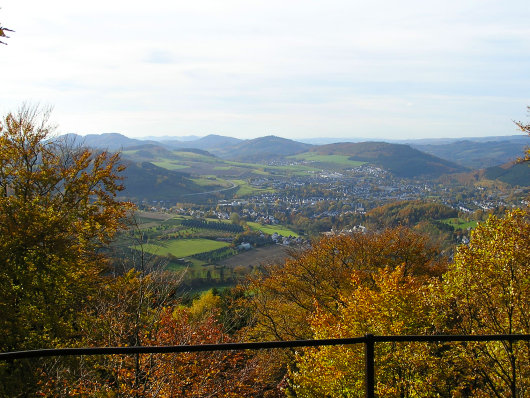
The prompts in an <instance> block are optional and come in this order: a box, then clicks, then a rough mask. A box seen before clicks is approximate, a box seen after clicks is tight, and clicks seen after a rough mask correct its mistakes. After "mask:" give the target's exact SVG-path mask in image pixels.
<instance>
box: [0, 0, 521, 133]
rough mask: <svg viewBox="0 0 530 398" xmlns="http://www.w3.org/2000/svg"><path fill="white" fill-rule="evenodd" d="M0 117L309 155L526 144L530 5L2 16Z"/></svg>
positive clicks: (27, 1) (15, 5) (43, 8)
mask: <svg viewBox="0 0 530 398" xmlns="http://www.w3.org/2000/svg"><path fill="white" fill-rule="evenodd" d="M0 6H1V7H2V9H1V10H0V22H1V23H2V24H3V25H4V26H7V27H10V28H12V29H14V30H16V33H13V34H12V35H11V38H10V39H9V40H8V43H9V45H8V46H2V47H1V48H0V61H1V63H0V71H1V73H0V87H2V95H1V96H0V111H1V112H2V113H5V112H6V111H9V110H12V109H16V108H17V107H18V106H19V105H20V104H21V103H22V102H24V101H31V102H39V103H41V104H45V105H52V106H53V107H54V113H53V117H54V121H56V122H57V123H58V124H59V126H60V131H61V132H75V133H79V134H84V133H103V132H120V133H122V134H125V135H128V136H131V137H139V136H147V135H150V136H156V135H175V136H179V135H190V134H194V135H206V134H212V133H215V134H223V135H230V136H235V137H239V138H254V137H258V136H263V135H269V134H274V135H279V136H282V137H286V138H293V139H301V138H311V137H337V138H340V137H343V138H356V137H364V138H373V139H380V138H389V139H405V138H407V139H408V138H423V137H432V138H434V137H458V136H484V135H508V134H515V133H516V130H515V127H514V125H513V123H512V120H513V119H515V120H525V121H526V120H528V116H527V112H526V106H527V105H530V25H529V24H528V20H530V6H529V5H528V1H527V0H526V1H523V0H521V1H511V0H505V1H503V2H501V1H487V0H483V1H470V0H458V1H456V0H445V1H443V2H441V1H437V2H433V1H425V0H423V1H413V0H403V1H400V2H394V1H381V0H379V1H374V0H372V1H356V0H349V1H343V0H328V1H325V2H324V1H313V0H305V1H298V0H292V1H286V0H284V1H277V0H267V1H251V0H246V1H239V0H223V1H219V0H215V1H205V0H194V1H193V2H191V1H179V0H176V1H162V0H151V1H141V2H140V1H134V0H129V1H122V0H106V1H101V0H92V1H90V2H73V1H64V0H47V1H37V0H2V1H1V4H0Z"/></svg>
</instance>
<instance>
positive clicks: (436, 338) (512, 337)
mask: <svg viewBox="0 0 530 398" xmlns="http://www.w3.org/2000/svg"><path fill="white" fill-rule="evenodd" d="M523 340H524V341H530V334H503V335H429V336H410V335H407V336H378V335H373V334H366V335H364V336H363V337H352V338H342V339H320V340H289V341H265V342H254V343H224V344H200V345H176V346H145V347H95V348H55V349H42V350H29V351H15V352H4V353H0V361H13V360H15V359H25V358H39V357H52V356H56V357H63V356H79V355H131V354H170V353H182V352H204V351H234V350H261V349H271V348H294V347H319V346H333V345H349V344H364V348H365V350H364V352H365V358H364V362H365V396H366V398H374V397H375V354H374V349H375V343H389V342H462V341H477V342H479V341H510V342H515V341H523Z"/></svg>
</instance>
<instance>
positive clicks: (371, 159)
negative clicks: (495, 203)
mask: <svg viewBox="0 0 530 398" xmlns="http://www.w3.org/2000/svg"><path fill="white" fill-rule="evenodd" d="M311 151H313V152H317V153H319V154H322V155H346V156H349V158H350V159H351V160H357V161H363V162H368V163H371V164H374V165H377V166H380V167H382V168H384V169H385V170H388V171H390V172H391V173H392V174H394V175H396V176H398V177H406V178H411V177H417V176H433V177H439V176H441V175H443V174H450V173H458V172H463V171H465V170H466V168H465V167H463V166H460V165H457V164H456V163H453V162H450V161H448V160H444V159H441V158H438V157H436V156H433V155H429V154H427V153H424V152H421V151H419V150H417V149H414V148H411V147H410V146H409V145H403V144H389V143H386V142H359V143H350V142H342V143H337V144H329V145H322V146H318V147H314V148H312V149H311Z"/></svg>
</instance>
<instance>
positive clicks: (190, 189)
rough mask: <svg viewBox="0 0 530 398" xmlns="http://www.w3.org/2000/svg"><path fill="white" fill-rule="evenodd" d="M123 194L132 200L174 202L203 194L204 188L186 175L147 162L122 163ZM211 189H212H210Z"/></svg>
mask: <svg viewBox="0 0 530 398" xmlns="http://www.w3.org/2000/svg"><path fill="white" fill-rule="evenodd" d="M124 164H125V165H126V166H127V168H126V169H125V171H124V172H123V175H124V182H123V184H124V186H125V190H124V191H123V194H124V195H125V196H126V197H127V198H129V199H133V200H143V199H148V200H151V199H153V193H154V192H156V196H155V197H156V199H157V200H170V201H175V200H179V199H182V197H183V196H184V195H189V194H194V193H199V192H203V191H204V190H205V188H204V187H202V186H199V185H197V184H195V183H194V182H193V181H192V180H191V179H190V178H189V175H187V174H186V173H182V172H178V171H173V170H167V169H164V168H162V167H158V166H155V165H154V164H152V163H149V162H138V163H136V162H131V161H127V160H126V161H124ZM212 189H213V188H212Z"/></svg>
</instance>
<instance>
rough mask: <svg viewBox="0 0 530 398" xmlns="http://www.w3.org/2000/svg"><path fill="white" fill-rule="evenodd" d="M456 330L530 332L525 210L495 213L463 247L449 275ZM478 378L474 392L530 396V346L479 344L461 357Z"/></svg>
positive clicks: (529, 230) (529, 240)
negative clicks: (501, 216) (498, 216)
mask: <svg viewBox="0 0 530 398" xmlns="http://www.w3.org/2000/svg"><path fill="white" fill-rule="evenodd" d="M445 286H446V292H447V293H446V294H447V295H448V297H449V305H451V306H453V307H454V309H455V312H456V315H457V316H456V322H455V323H454V326H453V330H454V331H455V332H457V333H465V334H518V333H521V334H528V333H530V223H529V217H528V214H527V212H526V211H524V210H513V211H510V212H507V213H506V215H505V217H504V218H497V217H495V216H490V218H489V219H488V220H487V221H486V222H485V223H484V224H479V225H478V226H477V228H476V229H475V230H474V231H473V234H472V237H471V241H470V243H469V245H468V246H461V247H460V248H459V250H458V253H457V254H456V256H455V261H454V263H453V264H452V265H451V267H450V270H449V271H448V273H447V274H446V275H445ZM459 358H460V360H461V361H465V362H468V364H469V367H470V368H471V369H473V372H474V375H475V378H474V380H471V382H470V388H471V389H472V390H473V389H474V396H484V397H490V396H496V397H507V396H511V397H525V396H528V394H530V361H529V358H530V344H529V343H528V342H519V343H509V342H503V343H487V344H486V343H474V344H471V343H470V344H466V345H463V346H462V353H461V355H460V356H459Z"/></svg>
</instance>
